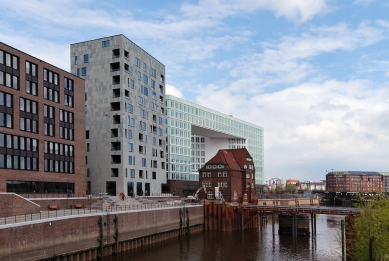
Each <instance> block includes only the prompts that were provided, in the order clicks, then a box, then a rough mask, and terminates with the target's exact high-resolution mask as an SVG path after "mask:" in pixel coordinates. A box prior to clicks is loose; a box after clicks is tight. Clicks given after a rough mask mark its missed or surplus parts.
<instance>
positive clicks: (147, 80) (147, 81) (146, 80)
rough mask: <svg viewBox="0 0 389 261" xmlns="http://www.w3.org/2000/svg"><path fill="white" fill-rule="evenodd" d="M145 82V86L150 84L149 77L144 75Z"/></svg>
mask: <svg viewBox="0 0 389 261" xmlns="http://www.w3.org/2000/svg"><path fill="white" fill-rule="evenodd" d="M143 82H144V83H145V84H148V83H149V77H147V75H145V74H143Z"/></svg>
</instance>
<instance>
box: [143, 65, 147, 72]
mask: <svg viewBox="0 0 389 261" xmlns="http://www.w3.org/2000/svg"><path fill="white" fill-rule="evenodd" d="M143 71H147V64H145V63H143Z"/></svg>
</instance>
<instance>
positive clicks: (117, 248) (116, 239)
mask: <svg viewBox="0 0 389 261" xmlns="http://www.w3.org/2000/svg"><path fill="white" fill-rule="evenodd" d="M113 222H115V235H113V237H114V239H115V251H113V252H114V253H116V254H117V253H119V216H118V214H116V215H115V218H114V220H113Z"/></svg>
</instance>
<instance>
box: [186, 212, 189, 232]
mask: <svg viewBox="0 0 389 261" xmlns="http://www.w3.org/2000/svg"><path fill="white" fill-rule="evenodd" d="M189 232H190V230H189V209H188V208H186V234H187V235H189Z"/></svg>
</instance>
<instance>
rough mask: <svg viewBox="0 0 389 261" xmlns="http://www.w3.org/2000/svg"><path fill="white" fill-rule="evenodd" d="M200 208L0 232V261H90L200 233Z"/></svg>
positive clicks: (70, 219)
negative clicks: (186, 234)
mask: <svg viewBox="0 0 389 261" xmlns="http://www.w3.org/2000/svg"><path fill="white" fill-rule="evenodd" d="M203 222H204V218H203V206H202V205H198V206H187V207H185V208H184V207H171V208H165V209H148V210H139V211H131V212H110V213H106V214H90V215H80V216H66V217H59V218H52V219H45V220H38V221H31V222H25V223H18V224H10V225H4V226H1V227H0V261H3V260H7V261H11V260H81V261H82V260H91V259H95V258H97V257H98V256H102V255H110V254H112V253H114V252H120V251H124V250H128V249H130V248H135V247H139V246H141V245H143V244H150V243H154V242H158V241H162V240H165V239H168V238H171V237H175V236H178V235H180V234H185V233H187V232H188V230H187V229H191V230H192V231H194V230H202V229H203Z"/></svg>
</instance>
